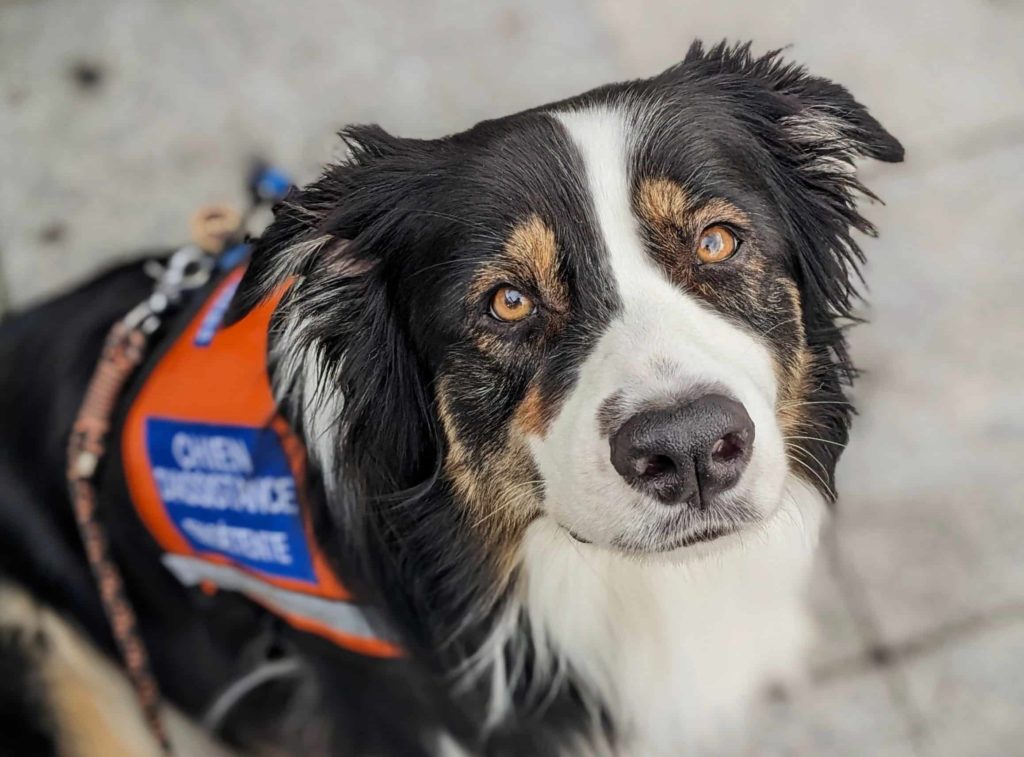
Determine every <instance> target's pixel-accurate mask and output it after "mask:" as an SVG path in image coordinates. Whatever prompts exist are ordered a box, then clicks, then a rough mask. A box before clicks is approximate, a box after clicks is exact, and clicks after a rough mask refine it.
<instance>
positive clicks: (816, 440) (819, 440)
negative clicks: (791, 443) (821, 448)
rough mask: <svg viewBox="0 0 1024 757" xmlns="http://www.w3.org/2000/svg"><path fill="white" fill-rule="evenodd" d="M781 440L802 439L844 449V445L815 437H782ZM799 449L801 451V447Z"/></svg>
mask: <svg viewBox="0 0 1024 757" xmlns="http://www.w3.org/2000/svg"><path fill="white" fill-rule="evenodd" d="M782 438H783V439H787V440H788V439H803V440H804V441H808V442H821V443H822V444H832V445H835V446H836V447H839V448H840V449H846V445H845V444H843V443H842V442H834V441H832V440H830V439H820V438H818V437H817V436H784V437H782ZM800 449H803V447H801V448H800Z"/></svg>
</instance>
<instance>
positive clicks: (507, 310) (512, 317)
mask: <svg viewBox="0 0 1024 757" xmlns="http://www.w3.org/2000/svg"><path fill="white" fill-rule="evenodd" d="M536 309H537V307H536V306H535V305H534V304H533V300H531V299H530V298H529V297H527V296H526V295H525V294H523V293H522V292H521V291H519V290H518V289H516V288H515V287H512V286H508V285H505V286H501V287H498V288H497V289H496V290H494V294H493V295H491V315H492V316H493V317H494V318H496V319H497V320H499V321H504V322H505V323H515V322H517V321H521V320H523V319H524V318H529V317H530V316H531V315H533V313H534V311H535V310H536Z"/></svg>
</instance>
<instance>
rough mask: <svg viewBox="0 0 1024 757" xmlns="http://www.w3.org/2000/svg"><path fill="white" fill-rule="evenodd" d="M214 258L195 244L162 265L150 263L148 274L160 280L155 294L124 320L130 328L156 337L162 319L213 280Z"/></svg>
mask: <svg viewBox="0 0 1024 757" xmlns="http://www.w3.org/2000/svg"><path fill="white" fill-rule="evenodd" d="M214 262H215V261H214V258H213V256H212V255H208V254H207V253H205V252H204V251H203V250H201V249H200V248H199V247H197V246H196V245H194V244H187V245H185V246H184V247H181V248H180V249H178V250H176V251H175V252H174V253H173V254H172V255H171V257H170V258H169V259H168V260H167V264H166V265H162V264H161V263H159V262H158V261H156V260H151V261H149V262H147V263H146V265H145V267H144V270H145V272H146V273H147V274H148V275H149V276H151V277H152V278H153V279H155V280H156V283H155V284H154V286H153V292H152V294H150V295H149V297H147V298H146V299H145V300H143V301H142V302H140V303H139V304H138V305H136V306H135V307H134V308H132V309H131V311H129V312H128V314H127V315H126V316H125V317H124V324H125V326H127V327H128V328H129V329H136V328H138V329H140V330H141V331H142V332H143V333H145V334H152V333H153V332H154V331H156V330H157V329H158V328H160V323H161V317H162V316H163V315H164V314H165V313H166V312H167V311H168V309H170V308H172V307H176V306H177V305H178V304H179V303H180V302H181V296H182V294H184V293H185V292H188V291H190V290H192V289H198V288H199V287H201V286H203V285H204V284H205V283H206V282H207V281H209V280H210V273H211V271H213V267H214Z"/></svg>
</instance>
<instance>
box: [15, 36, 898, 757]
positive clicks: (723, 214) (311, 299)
mask: <svg viewBox="0 0 1024 757" xmlns="http://www.w3.org/2000/svg"><path fill="white" fill-rule="evenodd" d="M343 138H344V139H345V141H346V143H347V145H348V147H349V148H350V156H349V158H348V159H347V160H346V161H345V162H344V163H342V164H339V165H332V166H330V167H328V168H327V169H326V170H325V172H324V173H323V175H322V176H321V178H320V179H319V180H317V181H316V182H314V183H312V184H311V185H309V186H307V187H306V188H304V189H302V190H299V191H294V192H293V193H292V194H290V195H289V196H288V197H287V198H286V199H285V200H284V201H283V202H282V203H280V204H279V206H278V207H277V209H276V213H275V216H276V217H275V221H274V222H273V224H272V226H271V227H270V228H269V229H268V230H267V232H266V233H265V234H264V235H263V237H262V239H261V240H260V241H259V242H258V243H257V245H256V248H255V251H254V254H253V260H252V263H251V265H250V266H249V268H248V270H247V272H246V274H245V278H244V280H243V281H242V283H241V286H240V288H239V291H238V293H237V295H236V297H235V302H234V305H233V308H234V312H233V315H234V317H235V318H239V317H241V316H243V315H244V314H245V313H246V312H247V310H249V309H251V308H253V307H254V306H256V305H257V304H259V303H261V302H262V301H263V300H264V299H265V298H266V297H268V296H269V295H270V294H271V293H272V292H274V291H276V290H278V289H279V288H280V287H281V286H282V285H283V284H285V283H286V282H293V283H292V285H291V288H290V289H289V290H288V293H287V294H286V295H285V297H284V299H283V300H282V301H281V303H280V305H279V306H278V308H277V310H276V312H275V315H274V320H273V326H272V329H271V343H270V354H269V365H270V371H271V376H272V380H273V384H274V387H275V390H276V393H277V396H278V397H279V400H280V403H281V408H282V412H283V413H284V414H285V415H286V417H287V418H288V420H289V422H290V423H291V425H292V427H293V428H294V429H295V430H296V432H297V433H299V434H300V435H301V436H302V438H303V439H304V440H305V443H306V446H307V448H308V450H309V457H310V462H309V468H310V479H311V482H310V486H309V488H310V490H311V501H312V502H313V505H312V507H313V508H314V510H315V512H313V513H311V514H310V515H311V518H312V519H313V521H314V522H315V523H316V524H317V539H318V541H319V543H320V546H321V547H322V549H323V550H324V552H325V553H326V554H327V555H328V556H329V558H330V562H331V566H332V569H333V570H335V571H336V572H337V574H338V575H339V576H341V577H342V579H343V580H344V581H345V583H346V584H347V585H349V586H351V587H354V588H355V590H356V593H357V594H358V596H359V597H360V598H361V599H362V600H363V601H365V602H368V603H370V604H372V605H373V606H375V607H376V608H378V610H379V611H380V612H381V613H382V614H383V615H384V617H385V618H386V619H387V621H388V624H389V625H390V626H391V627H392V628H393V629H395V631H396V632H397V633H398V634H399V635H400V638H401V644H402V646H403V648H404V650H405V652H406V654H405V655H404V656H403V657H402V658H400V659H395V660H386V661H385V660H375V659H366V658H361V657H359V656H358V655H354V654H350V653H347V652H345V651H343V650H339V649H335V648H333V647H332V646H331V645H330V644H327V643H324V642H323V641H322V640H320V639H315V638H312V637H309V636H308V635H305V634H302V633H300V632H298V631H296V630H294V629H291V628H288V627H285V626H278V627H275V628H276V630H275V631H274V634H276V636H275V637H274V638H275V641H274V645H275V646H276V647H277V648H278V651H277V654H280V649H286V650H287V651H288V653H289V654H293V655H296V656H297V657H298V658H299V659H301V660H302V661H303V662H302V665H303V668H302V673H301V675H300V676H299V677H298V680H297V681H296V680H290V681H289V682H283V681H279V682H276V683H274V684H272V685H270V686H268V687H264V688H263V689H261V690H259V691H255V692H253V694H252V696H250V697H248V698H246V699H245V700H244V701H242V702H240V703H239V704H238V707H237V708H236V709H235V711H234V712H233V713H232V714H231V716H230V718H228V720H227V722H226V724H225V728H224V736H225V738H226V739H227V740H228V741H229V742H230V743H234V744H242V745H248V746H252V745H260V744H262V745H266V744H274V745H275V746H277V747H278V748H280V749H281V750H283V753H293V754H295V753H303V754H305V753H327V754H402V755H406V754H419V753H424V754H433V753H451V754H461V753H468V754H481V753H482V754H496V755H498V754H531V755H533V754H574V755H575V754H624V755H675V754H680V753H681V752H683V751H686V750H693V749H699V748H700V747H702V746H704V745H707V744H713V743H714V741H715V738H716V734H718V733H719V732H721V731H722V730H723V729H726V728H728V727H729V726H731V725H733V724H734V721H735V719H736V718H738V717H739V716H740V715H741V714H742V713H743V711H744V708H745V707H746V705H747V704H748V703H749V702H750V701H751V699H752V698H753V696H754V695H755V694H756V693H758V692H759V691H760V690H761V689H762V688H763V687H765V686H766V685H767V684H769V683H771V682H773V681H775V680H777V679H778V678H779V677H785V676H787V674H789V673H790V672H791V671H792V670H793V669H794V668H796V667H798V663H799V659H800V657H801V654H802V652H803V651H804V648H805V643H806V641H807V638H808V632H809V629H808V616H807V612H806V610H805V608H804V602H803V597H802V592H803V589H804V584H805V580H806V578H807V573H808V568H809V564H810V561H811V557H812V553H813V551H814V547H815V543H816V540H817V535H818V530H819V524H820V522H821V520H822V518H823V516H824V514H825V513H826V511H827V505H828V503H829V502H830V501H831V499H832V498H833V493H832V490H833V472H834V469H835V465H836V460H837V458H838V456H839V453H840V451H841V450H842V448H843V445H844V444H845V442H846V438H847V429H848V426H849V421H850V415H851V407H850V405H849V403H848V401H847V399H846V396H845V394H844V387H846V386H847V385H848V384H849V383H850V380H851V378H852V376H853V369H852V367H851V364H850V361H849V359H848V357H847V352H846V347H845V342H844V336H843V325H844V323H845V322H847V321H848V320H849V316H850V307H851V300H852V298H853V297H854V296H855V291H854V283H853V280H852V279H853V277H854V270H855V268H856V265H857V263H858V261H859V260H860V258H861V252H860V250H859V249H858V246H857V242H856V240H855V238H854V236H853V232H854V231H859V232H869V233H870V232H871V231H872V229H871V226H870V225H869V224H868V223H867V222H866V221H865V220H864V219H863V218H862V217H861V216H860V215H859V214H858V212H857V210H856V207H855V199H856V195H857V194H858V193H865V194H866V193H867V191H866V190H865V189H864V188H863V187H862V186H861V185H860V183H859V182H858V180H857V178H856V176H855V173H854V161H855V159H856V158H858V157H865V156H866V157H871V158H876V159H879V160H884V161H899V160H901V159H902V155H903V150H902V147H901V146H900V144H899V143H898V142H897V141H896V140H895V139H894V138H893V137H892V136H890V135H889V134H888V133H887V132H886V131H885V130H884V129H883V128H882V127H881V126H880V125H879V123H878V122H877V121H875V119H874V118H872V117H871V116H870V115H868V113H867V111H866V110H865V109H864V108H863V107H862V106H861V105H860V104H858V103H857V102H856V101H855V100H854V99H853V98H852V97H851V96H850V95H849V93H848V92H847V91H846V90H845V89H843V88H842V87H840V86H838V85H836V84H833V83H831V82H829V81H826V80H824V79H821V78H816V77H814V76H811V75H809V74H807V73H806V72H805V71H804V70H803V69H802V68H800V67H799V66H796V65H793V64H791V63H787V62H785V61H784V60H782V59H781V58H780V57H779V55H778V54H776V53H771V54H768V55H765V56H764V57H760V58H758V57H754V56H752V55H751V53H750V50H749V46H748V45H740V46H728V45H724V44H722V45H718V46H716V47H714V48H712V49H709V50H706V49H704V48H702V47H701V45H700V44H694V45H693V46H692V47H691V48H690V51H689V52H688V54H687V56H686V59H685V60H684V61H683V62H682V63H680V64H679V65H677V66H674V67H673V68H671V69H669V70H667V71H665V72H664V73H662V74H660V75H658V76H655V77H653V78H650V79H645V80H639V81H631V82H626V83H622V84H614V85H609V86H605V87H601V88H599V89H596V90H593V91H591V92H588V93H586V94H583V95H580V96H579V97H574V98H571V99H568V100H565V101H562V102H557V103H554V104H551V105H546V106H543V107H539V108H536V109H533V110H529V111H526V112H523V113H519V114H516V115H512V116H508V117H506V118H501V119H497V120H493V121H486V122H483V123H481V124H478V125H477V126H475V127H473V128H471V129H469V130H468V131H465V132H462V133H460V134H456V135H453V136H450V137H446V138H443V139H436V140H413V139H402V138H398V137H393V136H391V135H389V134H387V133H385V132H384V131H382V130H381V129H380V128H377V127H373V126H370V127H353V128H349V129H347V130H345V131H344V132H343ZM149 287H150V282H149V280H148V279H147V278H146V276H145V275H144V274H143V273H142V270H141V266H140V265H130V266H127V267H123V268H119V269H117V270H115V271H113V272H110V273H108V274H106V275H105V276H103V277H101V278H99V279H97V280H95V281H93V282H92V283H90V284H88V285H86V286H85V287H83V288H81V289H79V290H78V291H76V292H73V293H71V294H69V295H67V296H65V297H63V298H60V299H58V300H55V301H53V302H50V303H47V304H44V305H42V306H41V307H38V308H36V309H35V310H32V311H29V312H27V313H25V314H23V315H20V316H18V317H16V318H12V319H10V320H9V321H8V322H6V323H5V324H4V325H3V328H2V330H0V366H2V375H0V416H2V418H3V423H2V426H0V577H2V578H3V581H4V582H5V583H6V585H7V589H6V590H7V591H8V592H10V591H12V588H11V587H17V590H18V591H19V592H21V593H22V594H28V595H31V596H32V597H33V598H34V601H35V602H36V603H37V604H38V605H41V606H45V607H47V608H49V609H48V610H47V612H51V613H54V612H55V613H57V614H59V615H60V616H61V617H63V618H66V619H67V620H69V621H70V622H71V624H72V625H73V627H74V628H76V629H80V630H82V631H83V632H84V635H85V636H86V637H87V638H88V639H89V640H90V641H91V642H92V643H93V644H94V645H96V646H97V647H99V648H100V649H101V650H107V651H109V650H110V649H111V648H112V647H111V638H110V635H109V631H108V630H107V626H106V621H105V619H104V617H103V615H102V611H101V610H100V608H99V605H98V603H97V598H96V590H95V588H94V587H93V585H92V580H91V578H90V576H89V572H88V569H87V567H86V564H85V562H84V560H83V557H82V552H81V547H80V546H79V543H78V537H77V534H76V532H75V530H74V527H73V520H72V516H71V510H70V505H69V502H68V498H67V494H66V491H65V487H64V483H63V477H64V469H65V460H64V450H65V442H66V436H67V433H68V429H69V425H70V423H71V420H72V416H73V414H74V412H75V410H76V407H77V405H78V403H79V401H80V399H81V395H82V392H83V388H84V385H85V382H86V380H87V379H88V376H89V374H90V372H91V371H92V369H93V367H94V365H95V363H96V360H97V358H98V355H99V350H100V344H101V341H102V338H103V335H104V333H105V332H106V330H107V329H108V328H109V326H110V324H111V323H112V322H113V321H114V320H115V319H117V318H119V317H120V316H122V315H123V314H124V312H126V311H127V310H128V309H129V308H130V307H131V306H132V305H133V304H134V303H135V302H137V301H139V300H140V299H142V298H143V297H144V296H145V295H146V294H147V293H148V291H149ZM103 507H104V508H107V511H106V515H107V522H108V528H109V530H110V533H111V538H112V540H113V542H114V552H115V555H116V556H117V559H118V562H119V564H120V566H121V568H122V570H123V571H124V573H125V574H126V575H127V577H128V584H129V586H128V588H129V592H130V594H131V597H132V599H133V602H134V603H135V605H136V609H137V611H138V613H139V615H140V622H141V625H142V631H143V633H144V637H145V640H146V643H147V646H148V647H149V649H150V653H151V655H152V657H153V658H154V659H153V664H154V667H155V669H156V672H157V675H158V678H159V680H160V685H161V688H162V689H163V691H164V693H165V695H166V696H167V697H168V699H170V700H171V701H172V702H173V703H174V704H175V705H176V706H177V708H178V709H180V710H181V711H183V712H184V713H185V714H187V715H189V716H191V717H194V718H199V717H200V716H201V715H202V713H203V712H204V708H206V707H208V705H209V703H210V701H211V699H212V698H213V696H214V695H215V694H216V693H217V692H219V691H222V690H223V688H224V686H226V685H228V684H230V682H231V681H232V680H233V678H234V677H236V676H238V675H239V674H241V673H244V672H245V670H246V669H251V668H252V666H253V665H255V664H256V663H254V662H253V660H252V659H250V658H248V657H246V658H245V660H242V659H241V658H242V657H245V655H242V654H241V652H240V651H239V650H240V649H242V648H243V647H244V646H245V644H244V643H243V642H244V641H245V639H246V638H247V636H246V633H247V629H252V628H256V627H261V628H262V627H264V625H265V623H264V619H263V618H262V615H263V613H262V611H261V610H260V609H259V608H257V607H255V606H253V605H252V604H251V603H249V602H247V601H246V600H244V599H242V598H240V597H238V596H234V595H231V594H230V593H227V594H225V593H221V594H218V595H217V596H216V597H213V598H211V597H207V596H205V595H203V594H202V593H201V592H193V591H189V590H186V589H184V588H183V587H182V586H181V585H179V584H178V583H176V582H175V581H174V580H173V579H172V578H171V577H170V576H169V575H168V574H167V572H166V571H165V570H164V568H163V567H162V566H161V564H160V562H159V561H158V560H157V559H156V557H154V555H153V551H152V548H151V547H150V546H149V545H148V543H147V541H146V539H145V533H144V532H142V531H141V530H140V527H139V525H138V524H137V523H135V522H134V521H133V517H132V514H131V511H130V510H125V509H123V507H122V505H120V504H118V503H116V502H113V501H111V502H107V501H105V502H104V503H103ZM119 508H121V509H119ZM12 605H13V603H7V604H5V605H3V606H4V607H7V608H10V607H11V606H12ZM8 615H10V613H8ZM3 622H5V623H7V624H8V625H11V624H13V623H14V622H15V620H12V619H11V618H10V617H8V618H6V619H4V620H3ZM5 639H6V641H5V642H4V647H3V652H4V655H3V657H2V659H3V665H4V666H5V669H6V670H7V675H6V676H5V681H4V683H3V684H0V686H4V687H7V688H8V691H7V693H6V694H5V698H6V699H7V700H8V701H12V702H13V701H17V702H19V703H20V705H21V707H22V709H23V710H24V711H25V712H26V713H27V714H25V715H24V716H19V719H18V722H17V726H18V728H17V729H15V731H16V732H17V733H20V734H21V737H23V738H25V739H28V738H35V739H36V740H37V741H36V742H34V743H38V744H39V745H41V746H40V748H41V749H42V748H44V746H45V745H46V744H47V743H49V742H48V739H51V738H52V734H53V728H51V726H54V725H55V726H56V728H57V729H58V731H59V729H60V727H62V726H63V725H64V724H65V722H66V717H67V712H68V708H67V706H66V701H65V700H66V697H64V698H63V699H62V697H61V695H60V691H59V686H56V687H55V685H54V681H53V679H52V677H47V676H45V675H42V674H41V673H40V671H41V670H43V669H44V668H45V655H46V654H47V652H46V650H45V649H34V647H33V648H31V649H30V648H29V647H32V643H34V642H32V643H29V644H28V645H27V646H25V645H22V646H18V645H17V644H16V643H15V642H13V641H11V637H10V635H8V636H7V637H5ZM44 646H45V645H44ZM51 646H52V645H51ZM272 651H273V650H272ZM50 653H52V650H51V652H50ZM263 659H265V658H263ZM246 666H248V668H247V667H246ZM30 695H31V696H32V697H34V698H32V699H30ZM30 701H31V702H34V703H35V704H34V705H32V706H29V704H26V703H27V702H30ZM62 701H65V704H64V705H62V704H61V702H62ZM282 702H284V704H282ZM72 709H73V708H72ZM9 727H10V726H5V730H6V729H7V728H9ZM4 738H5V737H4V736H2V735H0V743H3V739H4ZM7 738H8V739H10V738H12V737H11V736H10V735H8V737H7ZM61 738H62V737H61V736H60V734H59V733H58V735H57V739H58V746H59V744H60V743H62V742H60V739H61ZM26 743H27V742H26ZM51 746H52V744H51Z"/></svg>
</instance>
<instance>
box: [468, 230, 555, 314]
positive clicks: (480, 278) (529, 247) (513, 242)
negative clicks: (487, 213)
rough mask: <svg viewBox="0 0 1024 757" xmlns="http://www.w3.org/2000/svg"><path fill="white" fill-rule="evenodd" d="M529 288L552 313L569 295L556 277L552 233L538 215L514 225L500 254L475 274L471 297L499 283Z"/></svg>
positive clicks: (553, 235)
mask: <svg viewBox="0 0 1024 757" xmlns="http://www.w3.org/2000/svg"><path fill="white" fill-rule="evenodd" d="M506 283H508V284H519V285H522V286H532V287H534V288H535V289H536V290H537V293H538V294H539V295H540V296H541V298H542V299H543V304H544V306H545V307H546V308H547V309H548V310H550V311H553V312H555V313H562V312H564V311H565V309H566V308H567V307H568V301H569V296H568V292H567V291H566V288H565V284H563V283H562V280H561V278H559V275H558V244H557V242H556V240H555V233H554V232H553V231H552V230H551V227H549V226H548V225H547V224H546V223H544V222H543V221H542V220H541V219H540V217H539V216H535V215H534V216H530V217H529V218H527V219H526V220H525V221H522V222H521V223H518V224H516V226H515V227H514V228H513V229H512V231H511V233H510V234H509V236H508V239H507V240H506V242H505V246H504V248H503V249H502V252H501V254H500V255H499V256H497V257H496V258H495V259H494V261H493V262H491V263H490V264H488V265H487V266H485V267H484V268H483V269H482V270H481V271H480V273H479V274H478V275H477V277H476V279H475V280H474V282H473V285H472V287H471V288H470V292H471V296H472V297H482V296H483V295H484V294H486V293H487V292H489V291H490V290H491V289H493V288H494V287H496V286H499V285H501V284H506Z"/></svg>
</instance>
